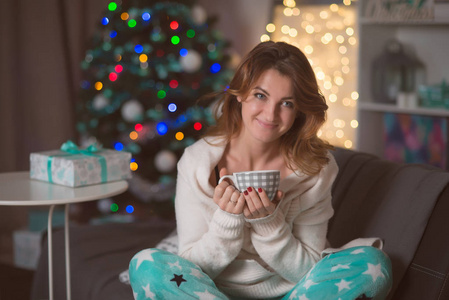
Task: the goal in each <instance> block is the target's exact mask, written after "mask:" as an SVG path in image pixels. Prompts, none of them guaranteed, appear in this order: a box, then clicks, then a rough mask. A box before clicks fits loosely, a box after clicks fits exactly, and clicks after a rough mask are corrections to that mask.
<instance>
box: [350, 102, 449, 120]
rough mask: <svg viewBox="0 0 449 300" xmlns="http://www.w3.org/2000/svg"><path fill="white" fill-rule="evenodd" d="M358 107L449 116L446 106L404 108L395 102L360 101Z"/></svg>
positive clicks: (366, 109) (367, 109)
mask: <svg viewBox="0 0 449 300" xmlns="http://www.w3.org/2000/svg"><path fill="white" fill-rule="evenodd" d="M358 109H359V110H362V111H373V112H382V113H384V112H391V113H401V114H410V115H422V116H433V117H449V110H447V109H444V108H425V107H416V108H403V107H398V106H396V105H394V104H384V103H374V102H359V103H358Z"/></svg>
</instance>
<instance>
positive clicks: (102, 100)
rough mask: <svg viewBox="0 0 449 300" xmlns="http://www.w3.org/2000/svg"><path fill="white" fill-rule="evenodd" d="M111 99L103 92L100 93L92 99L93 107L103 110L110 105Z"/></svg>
mask: <svg viewBox="0 0 449 300" xmlns="http://www.w3.org/2000/svg"><path fill="white" fill-rule="evenodd" d="M109 102H110V101H109V99H108V98H106V97H105V96H104V95H103V94H98V95H96V96H95V97H94V100H93V101H92V107H93V108H94V109H95V110H101V109H103V108H105V107H106V106H108V105H109Z"/></svg>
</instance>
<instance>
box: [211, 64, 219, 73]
mask: <svg viewBox="0 0 449 300" xmlns="http://www.w3.org/2000/svg"><path fill="white" fill-rule="evenodd" d="M220 70H221V66H220V64H219V63H214V64H213V65H212V66H211V67H210V71H211V72H212V73H218V72H219V71H220Z"/></svg>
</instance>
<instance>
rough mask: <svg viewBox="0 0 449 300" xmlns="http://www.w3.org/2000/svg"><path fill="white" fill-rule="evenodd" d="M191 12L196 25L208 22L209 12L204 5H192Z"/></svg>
mask: <svg viewBox="0 0 449 300" xmlns="http://www.w3.org/2000/svg"><path fill="white" fill-rule="evenodd" d="M191 13H192V19H193V22H194V23H195V24H196V25H202V24H204V23H205V22H206V20H207V14H206V10H205V9H204V8H203V7H202V6H200V5H195V6H194V7H192V10H191Z"/></svg>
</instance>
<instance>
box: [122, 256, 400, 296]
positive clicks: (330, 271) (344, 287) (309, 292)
mask: <svg viewBox="0 0 449 300" xmlns="http://www.w3.org/2000/svg"><path fill="white" fill-rule="evenodd" d="M129 276H130V283H131V287H132V289H133V293H134V299H136V300H144V299H153V300H155V299H158V300H159V299H161V300H165V299H167V300H171V299H174V300H175V299H176V300H178V299H182V300H184V299H204V300H212V299H216V300H224V299H232V298H231V297H229V296H226V295H225V294H223V293H222V292H221V291H220V290H219V289H218V288H217V287H216V285H215V283H214V282H213V280H212V279H210V278H209V276H208V275H207V274H205V273H204V272H203V271H202V270H201V269H200V268H199V267H198V266H197V265H195V264H194V263H192V262H190V261H188V260H186V259H184V258H182V257H180V256H178V255H175V254H172V253H170V252H167V251H164V250H159V249H146V250H142V251H140V252H139V253H137V254H136V255H135V256H134V257H133V258H132V259H131V262H130V264H129ZM391 285H392V271H391V262H390V260H389V259H388V257H387V256H386V255H385V254H384V253H383V252H382V251H380V250H378V249H377V248H373V247H354V248H349V249H346V250H342V251H339V252H336V253H332V254H329V255H327V256H325V257H324V258H323V259H321V260H320V261H319V262H318V263H317V264H316V265H315V266H314V267H313V268H312V269H311V270H310V271H309V272H308V273H307V275H306V276H304V278H302V279H301V281H300V282H298V283H297V284H296V285H295V286H294V288H293V289H292V290H291V291H290V292H289V293H287V294H286V295H281V296H280V297H279V298H276V299H279V300H280V299H282V300H287V299H288V300H290V299H299V300H355V299H374V300H382V299H385V298H386V297H387V294H388V292H389V290H390V288H391Z"/></svg>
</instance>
